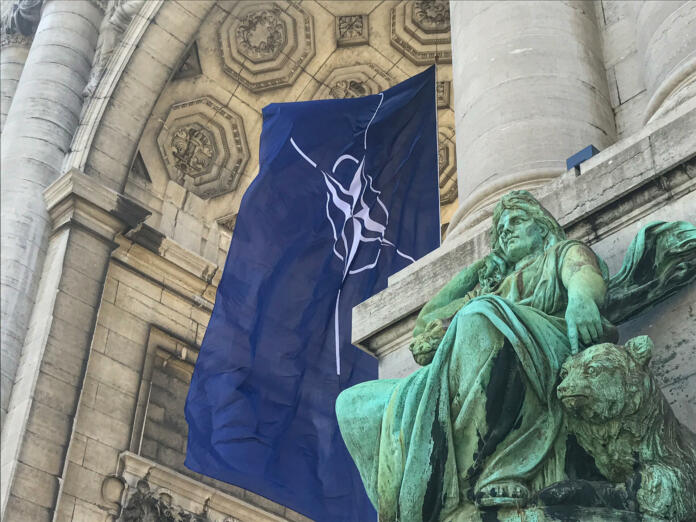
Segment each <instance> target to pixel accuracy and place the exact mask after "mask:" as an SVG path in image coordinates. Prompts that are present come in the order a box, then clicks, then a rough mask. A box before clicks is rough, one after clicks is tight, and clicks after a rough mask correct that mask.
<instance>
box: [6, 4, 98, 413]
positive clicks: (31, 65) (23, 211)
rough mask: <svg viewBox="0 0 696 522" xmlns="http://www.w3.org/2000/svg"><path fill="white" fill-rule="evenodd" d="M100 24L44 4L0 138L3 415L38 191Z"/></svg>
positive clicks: (17, 344)
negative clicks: (0, 143)
mask: <svg viewBox="0 0 696 522" xmlns="http://www.w3.org/2000/svg"><path fill="white" fill-rule="evenodd" d="M101 18H102V11H101V9H100V8H99V6H98V4H97V3H95V2H92V1H89V0H48V1H46V2H44V5H43V10H42V13H41V20H40V22H39V25H38V28H37V30H36V34H35V36H34V41H33V43H32V46H31V50H30V52H29V55H28V57H27V59H26V63H25V65H24V70H23V72H22V75H21V78H20V80H19V83H18V85H17V89H16V92H15V94H14V99H13V101H12V106H11V107H10V110H9V113H8V115H7V120H6V122H5V128H4V129H3V133H2V159H1V161H2V207H1V211H2V215H1V219H2V245H1V255H2V274H1V275H2V278H1V283H2V303H1V306H2V361H1V364H2V380H1V384H2V414H3V417H4V414H5V413H6V411H7V405H8V401H9V398H10V391H11V389H12V384H13V381H14V378H15V373H16V370H17V364H18V361H19V357H20V354H21V350H22V344H23V341H24V337H25V334H26V330H27V324H28V320H29V315H30V313H31V310H32V306H33V302H34V298H35V295H36V289H37V287H38V283H39V281H38V279H39V274H40V273H41V266H42V264H43V260H44V257H45V252H46V244H47V233H48V215H47V212H46V207H45V203H44V201H43V197H42V192H43V190H44V189H45V188H46V187H47V186H48V185H49V184H51V183H52V182H53V181H55V180H56V179H57V178H58V176H59V175H60V171H59V169H60V166H61V164H62V162H63V157H64V155H65V153H66V152H67V151H68V149H69V147H70V142H71V140H72V137H73V134H74V132H75V129H76V128H77V124H78V121H79V116H80V111H81V109H82V104H83V97H82V90H83V89H84V87H85V84H86V83H87V79H88V77H89V72H90V68H91V65H92V56H93V54H94V47H95V44H96V42H97V36H98V34H97V33H98V28H99V25H100V22H101Z"/></svg>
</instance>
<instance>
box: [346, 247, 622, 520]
mask: <svg viewBox="0 0 696 522" xmlns="http://www.w3.org/2000/svg"><path fill="white" fill-rule="evenodd" d="M575 246H577V247H579V248H583V249H587V247H586V246H584V245H583V244H582V243H580V242H577V241H571V240H566V241H562V242H560V243H557V244H556V245H554V246H552V247H550V248H548V249H547V250H546V251H545V253H544V254H543V255H541V256H540V257H538V258H536V259H535V260H534V261H532V262H531V263H530V264H529V265H528V266H526V267H523V268H521V269H519V270H517V271H515V272H513V273H512V274H510V275H508V277H506V278H505V279H504V280H503V281H502V282H501V284H500V286H499V287H498V289H497V290H496V291H495V292H494V293H493V294H486V295H481V296H479V297H474V298H473V299H471V300H470V301H469V302H468V303H466V304H465V305H464V306H463V307H462V308H461V309H460V310H459V311H458V312H457V314H456V315H455V316H454V318H453V320H452V323H451V324H450V326H449V327H448V329H447V332H446V333H445V336H444V338H443V339H442V341H441V343H440V345H439V346H438V349H437V352H436V354H435V357H434V359H433V360H432V362H431V363H430V364H429V365H428V366H425V367H423V368H421V369H419V370H418V371H416V372H415V373H413V374H411V375H410V376H409V377H407V378H404V379H390V380H380V381H371V382H366V383H363V384H360V385H358V386H355V387H353V388H350V389H348V390H346V391H345V392H343V394H341V396H340V397H339V400H338V402H337V405H336V410H337V415H338V419H339V424H340V428H341V433H342V434H343V438H344V440H345V442H346V445H347V447H348V449H349V451H350V453H351V455H352V457H353V459H354V460H355V462H356V464H357V466H358V469H359V470H360V473H361V476H362V479H363V482H364V484H365V487H366V489H367V492H368V495H369V496H370V499H371V500H372V502H373V504H375V506H377V507H378V511H379V516H380V522H389V521H396V520H400V521H408V522H414V521H420V520H423V521H426V520H427V521H431V520H432V521H436V520H438V519H441V518H442V517H444V516H445V515H447V514H449V513H451V512H452V511H453V510H455V509H456V508H457V506H458V505H459V504H460V503H461V502H462V501H465V502H466V501H467V499H468V502H471V501H473V495H474V494H475V492H477V491H478V490H479V489H480V488H481V487H483V486H486V485H488V484H494V483H499V482H500V481H505V480H516V481H520V482H523V483H525V484H527V485H528V486H530V488H531V489H533V490H537V489H539V488H541V487H544V486H546V485H548V484H551V483H553V482H555V481H557V480H562V479H563V478H564V470H563V462H564V451H565V440H564V437H559V433H560V430H561V425H562V413H561V405H560V403H559V401H558V399H557V398H556V394H555V388H554V385H555V382H556V379H557V376H558V372H559V369H560V366H561V364H562V363H563V361H564V360H565V359H566V357H567V356H568V355H569V353H570V344H569V341H568V337H567V333H566V323H565V319H564V314H565V308H566V305H567V292H566V289H565V287H564V286H563V284H562V282H561V267H562V264H563V260H564V258H565V256H566V254H567V253H568V251H569V249H571V248H572V247H575ZM588 250H589V249H588ZM607 326H608V325H607Z"/></svg>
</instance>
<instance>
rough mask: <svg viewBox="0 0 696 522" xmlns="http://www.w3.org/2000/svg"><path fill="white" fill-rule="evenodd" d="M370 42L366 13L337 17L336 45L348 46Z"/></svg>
mask: <svg viewBox="0 0 696 522" xmlns="http://www.w3.org/2000/svg"><path fill="white" fill-rule="evenodd" d="M368 42H369V24H368V16H367V15H366V14H353V15H339V16H337V17H336V45H338V47H348V46H351V45H362V44H366V43H368Z"/></svg>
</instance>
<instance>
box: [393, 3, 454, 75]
mask: <svg viewBox="0 0 696 522" xmlns="http://www.w3.org/2000/svg"><path fill="white" fill-rule="evenodd" d="M390 40H391V44H392V46H393V47H395V48H396V49H398V50H399V51H401V52H402V53H403V54H404V55H406V56H407V57H408V58H409V60H411V61H412V62H413V63H415V64H416V65H428V64H431V63H435V61H436V60H437V61H438V62H439V63H451V62H452V51H451V49H450V40H451V38H450V17H449V2H448V1H447V0H409V1H407V2H402V3H400V4H398V5H396V6H395V7H393V8H392V9H391V13H390Z"/></svg>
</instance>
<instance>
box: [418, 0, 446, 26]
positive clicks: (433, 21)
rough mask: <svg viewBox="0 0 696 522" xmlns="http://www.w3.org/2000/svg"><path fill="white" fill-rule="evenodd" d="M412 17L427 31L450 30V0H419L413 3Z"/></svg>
mask: <svg viewBox="0 0 696 522" xmlns="http://www.w3.org/2000/svg"><path fill="white" fill-rule="evenodd" d="M411 18H412V19H413V22H414V23H415V24H416V25H417V26H418V27H419V28H420V29H422V30H423V31H425V32H426V33H446V32H449V30H450V12H449V2H447V1H442V0H439V1H438V0H417V1H416V2H413V3H412V4H411Z"/></svg>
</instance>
